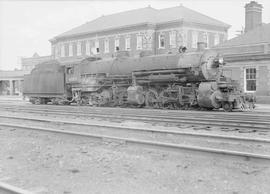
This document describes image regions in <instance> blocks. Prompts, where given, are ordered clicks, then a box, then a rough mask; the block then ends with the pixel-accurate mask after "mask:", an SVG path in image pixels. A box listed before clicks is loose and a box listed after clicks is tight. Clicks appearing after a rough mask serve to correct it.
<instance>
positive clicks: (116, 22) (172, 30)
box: [50, 5, 230, 64]
mask: <svg viewBox="0 0 270 194" xmlns="http://www.w3.org/2000/svg"><path fill="white" fill-rule="evenodd" d="M229 27H230V25H228V24H226V23H224V22H221V21H218V20H216V19H214V18H211V17H208V16H206V15H203V14H201V13H198V12H196V11H194V10H191V9H189V8H186V7H184V6H182V5H181V6H177V7H171V8H166V9H159V10H158V9H154V8H152V7H150V6H149V7H146V8H141V9H136V10H130V11H126V12H121V13H116V14H112V15H107V16H101V17H99V18H97V19H95V20H93V21H90V22H87V23H85V24H83V25H81V26H78V27H76V28H73V29H71V30H69V31H67V32H64V33H62V34H60V35H58V36H55V37H54V38H53V39H51V40H50V42H51V50H52V57H53V58H55V59H57V60H59V61H60V62H61V63H64V64H72V63H76V61H80V60H81V59H83V58H85V57H87V56H97V57H102V58H109V57H114V56H115V54H116V52H117V51H127V52H128V53H129V56H139V55H140V53H142V51H144V52H145V51H146V53H150V54H162V53H169V52H171V53H174V52H177V51H178V48H179V46H186V47H187V48H188V49H189V50H192V49H196V48H197V42H200V41H204V42H207V43H208V44H207V45H208V47H212V46H214V45H217V44H219V43H222V42H224V41H226V40H227V31H228V28H229Z"/></svg>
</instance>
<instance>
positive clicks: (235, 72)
mask: <svg viewBox="0 0 270 194" xmlns="http://www.w3.org/2000/svg"><path fill="white" fill-rule="evenodd" d="M262 8H263V7H262V5H261V4H258V3H257V2H255V1H251V2H250V3H248V4H246V5H245V32H244V33H243V34H241V35H240V36H238V37H235V38H233V39H230V40H228V41H226V42H224V43H221V44H219V45H218V46H217V47H215V49H216V50H218V51H219V52H220V53H222V54H223V55H224V58H225V61H226V63H227V64H226V66H225V67H226V71H225V73H226V74H227V76H230V77H232V78H233V79H234V80H238V81H239V83H240V86H241V87H242V89H243V91H244V92H246V93H250V94H254V95H255V96H256V99H257V102H258V103H270V23H268V24H264V23H262Z"/></svg>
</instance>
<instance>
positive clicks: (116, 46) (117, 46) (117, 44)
mask: <svg viewBox="0 0 270 194" xmlns="http://www.w3.org/2000/svg"><path fill="white" fill-rule="evenodd" d="M119 50H120V48H119V38H117V39H115V40H114V51H116V52H117V51H119Z"/></svg>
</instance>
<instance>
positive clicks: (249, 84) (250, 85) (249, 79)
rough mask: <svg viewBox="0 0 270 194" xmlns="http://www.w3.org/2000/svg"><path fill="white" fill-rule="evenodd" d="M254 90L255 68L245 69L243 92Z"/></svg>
mask: <svg viewBox="0 0 270 194" xmlns="http://www.w3.org/2000/svg"><path fill="white" fill-rule="evenodd" d="M255 91H256V68H246V69H245V92H255Z"/></svg>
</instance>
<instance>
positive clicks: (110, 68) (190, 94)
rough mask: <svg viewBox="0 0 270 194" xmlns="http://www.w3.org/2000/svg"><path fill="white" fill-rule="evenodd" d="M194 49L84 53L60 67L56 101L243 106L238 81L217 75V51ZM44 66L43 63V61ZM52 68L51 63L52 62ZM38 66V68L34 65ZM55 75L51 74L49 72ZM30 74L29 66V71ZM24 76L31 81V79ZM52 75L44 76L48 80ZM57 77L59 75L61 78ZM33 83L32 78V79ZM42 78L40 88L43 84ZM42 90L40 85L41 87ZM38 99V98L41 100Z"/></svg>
mask: <svg viewBox="0 0 270 194" xmlns="http://www.w3.org/2000/svg"><path fill="white" fill-rule="evenodd" d="M198 48H199V49H198V50H197V51H194V52H182V51H184V49H181V50H180V51H181V52H180V53H177V54H162V55H147V53H142V54H141V55H140V56H138V57H129V56H128V54H127V52H119V53H118V56H116V57H114V58H110V59H101V58H95V57H90V58H86V59H84V60H82V61H81V62H80V63H79V64H77V65H74V66H66V67H65V70H64V71H62V75H61V76H62V77H64V82H62V81H61V83H62V85H63V86H62V87H63V89H62V91H61V92H59V93H58V94H60V93H62V98H61V100H62V103H63V99H66V100H64V102H65V103H72V102H73V103H74V102H75V103H78V104H85V105H91V106H133V107H150V108H170V109H187V108H191V107H194V108H198V107H200V108H206V109H218V108H223V109H224V110H225V111H232V110H233V109H239V108H240V109H245V108H246V107H248V106H247V104H248V102H247V101H246V98H245V94H244V93H242V92H241V90H240V89H239V86H238V84H237V83H236V82H235V81H233V80H231V79H229V78H226V77H224V76H223V75H222V67H223V65H224V64H225V63H224V62H223V58H222V56H220V55H219V54H218V53H217V52H215V51H213V50H205V49H204V48H202V47H201V46H200V45H199V47H198ZM44 68H45V67H44ZM55 69H57V68H55ZM36 72H42V68H39V69H38V70H36ZM55 75H56V74H55ZM31 76H32V77H34V76H35V70H33V71H32V73H31V75H29V77H30V78H31ZM30 78H27V79H28V80H32V81H34V79H32V78H31V79H30ZM52 80H56V79H52V78H51V79H50V80H45V79H43V80H42V82H46V81H47V82H49V81H52ZM61 80H62V78H61ZM30 82H31V81H28V82H27V83H28V84H26V86H25V87H26V90H25V91H26V92H25V95H28V96H29V95H30V98H33V97H34V98H35V99H46V102H47V101H52V102H53V103H55V102H56V99H60V98H59V96H57V98H56V96H53V95H47V91H46V90H45V88H44V91H42V92H39V93H40V94H41V93H43V94H46V95H43V96H42V95H35V96H34V95H33V94H34V93H35V91H30V90H31V87H30V86H29V85H31V84H30ZM35 82H36V83H39V82H37V80H35ZM43 85H46V84H45V83H43V84H42V85H41V86H39V87H40V88H43ZM41 90H42V89H41ZM56 93H57V92H55V94H56ZM43 101H44V100H43Z"/></svg>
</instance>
